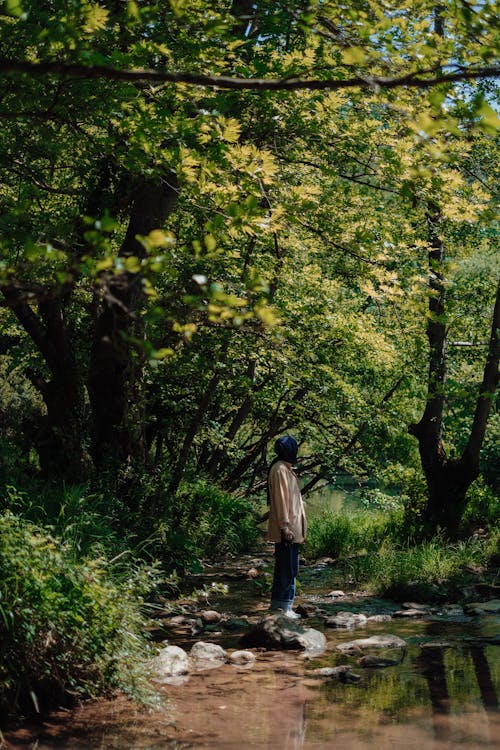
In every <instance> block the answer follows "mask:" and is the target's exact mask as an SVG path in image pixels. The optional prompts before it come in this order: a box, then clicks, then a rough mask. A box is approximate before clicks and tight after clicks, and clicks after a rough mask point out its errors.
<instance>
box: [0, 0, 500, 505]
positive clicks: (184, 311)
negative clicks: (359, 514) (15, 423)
mask: <svg viewBox="0 0 500 750" xmlns="http://www.w3.org/2000/svg"><path fill="white" fill-rule="evenodd" d="M206 5H207V4H206V3H203V2H195V3H191V4H190V5H189V9H187V7H186V6H185V5H184V4H183V3H178V2H172V3H170V5H168V6H167V7H165V4H164V3H158V4H155V3H148V4H145V3H142V2H129V3H127V6H126V8H125V9H124V8H123V7H122V6H121V5H120V4H116V3H114V2H106V3H104V2H103V3H101V4H88V3H84V2H80V1H79V0H75V2H73V3H71V4H70V5H69V6H67V4H64V14H62V12H61V7H60V4H59V3H58V2H46V3H31V2H29V0H22V2H20V3H15V4H10V5H9V6H8V8H9V9H10V15H8V16H3V18H2V39H1V50H0V70H2V71H3V72H4V73H5V74H6V87H5V92H4V97H3V100H2V103H1V105H0V106H1V108H0V118H2V120H3V122H4V123H5V128H4V137H3V140H2V144H1V146H0V148H1V151H0V168H1V170H2V188H1V199H2V203H3V207H4V209H5V210H4V214H3V219H2V223H1V225H0V230H1V233H2V247H3V259H2V269H1V279H0V281H1V290H2V293H3V295H4V303H5V305H6V307H7V309H9V310H11V311H12V313H13V314H14V315H15V316H16V319H17V321H18V323H19V326H20V327H21V328H22V329H23V330H24V333H25V334H26V335H27V336H28V337H29V339H30V341H31V346H32V362H31V363H30V367H29V368H26V374H27V376H28V377H29V378H30V380H31V382H32V383H33V385H34V386H35V387H36V388H37V389H38V390H39V392H40V393H41V394H42V396H43V398H44V401H45V406H46V414H45V415H42V422H43V424H42V426H41V427H43V430H42V429H39V430H38V431H37V433H36V434H37V435H42V433H43V439H40V440H38V439H37V440H35V444H36V448H37V450H38V453H39V457H40V462H41V465H42V468H43V469H44V470H45V472H46V474H51V475H52V474H54V472H59V473H62V474H63V475H65V476H67V477H70V478H79V477H80V478H81V477H85V476H87V475H88V474H89V472H90V473H92V472H94V471H95V470H96V469H98V470H102V467H107V468H108V469H109V470H110V472H111V474H113V473H114V474H115V475H116V474H117V473H119V472H120V470H122V469H123V468H124V467H125V468H127V467H128V466H129V465H130V464H131V463H133V462H134V461H135V460H136V459H137V460H140V461H144V462H146V463H148V462H149V464H151V463H153V462H154V460H155V458H154V457H156V460H157V461H158V462H163V463H167V465H168V470H169V473H170V491H171V492H174V491H175V489H176V488H177V486H178V485H179V482H180V481H181V480H182V477H183V475H184V472H185V470H186V467H188V468H189V467H190V466H193V465H194V464H195V463H196V465H197V466H198V468H199V469H200V470H202V471H204V472H206V473H208V474H209V475H211V476H214V477H217V478H220V479H221V481H223V482H224V483H225V484H226V486H228V487H231V488H236V487H237V486H238V485H239V484H241V483H244V484H247V485H248V484H249V485H251V486H254V485H256V484H258V476H259V471H260V467H261V466H262V463H263V460H264V458H265V456H264V454H265V448H266V445H267V443H268V441H269V440H270V439H271V438H272V437H273V436H274V435H275V434H276V433H277V432H278V431H282V430H283V429H292V428H293V429H300V430H301V434H302V435H303V437H304V438H306V439H307V441H308V444H309V445H310V446H311V455H310V456H309V458H308V461H307V468H308V470H309V472H310V476H309V480H310V483H312V484H314V483H316V484H318V483H320V482H321V481H323V480H328V479H331V478H332V477H333V476H335V472H340V471H355V472H357V473H359V474H363V473H365V474H367V473H368V472H369V471H371V470H373V465H374V462H375V458H376V456H379V457H380V458H382V457H383V456H384V455H386V454H384V453H383V450H381V448H380V446H381V445H383V446H384V450H387V451H388V452H391V451H393V447H394V445H396V444H397V442H398V440H399V441H401V440H403V441H404V440H405V438H403V437H401V430H398V431H397V436H398V438H397V439H396V437H395V431H394V429H393V430H392V434H391V427H390V424H389V422H390V421H391V419H392V420H393V421H394V420H396V421H400V422H403V421H404V420H405V419H406V418H407V417H408V421H409V419H410V417H409V411H410V410H411V403H412V401H413V399H414V397H415V396H414V390H413V389H412V387H410V386H409V384H408V383H409V380H410V379H411V376H412V371H411V363H412V362H415V361H417V362H418V357H417V355H418V354H419V352H421V340H422V331H421V329H419V326H418V323H417V321H418V318H417V316H416V315H415V310H417V311H418V310H422V302H421V300H422V273H423V270H424V269H423V265H424V264H423V263H422V257H421V256H422V255H425V261H427V255H426V252H427V250H425V251H422V244H419V243H424V246H425V248H426V247H427V244H428V237H425V238H424V237H423V236H422V232H421V227H422V218H423V216H424V215H425V210H426V209H425V207H426V206H429V205H430V201H432V200H434V201H435V202H436V205H440V206H444V207H446V210H447V211H448V215H447V217H446V218H447V221H449V223H450V226H452V225H453V226H458V225H459V224H460V225H461V224H463V223H464V222H463V221H462V218H463V217H462V216H460V210H462V208H463V206H464V205H465V200H464V198H463V196H461V195H460V193H461V192H463V184H464V177H463V174H462V172H461V171H460V169H461V167H460V168H459V167H458V166H457V165H458V163H459V162H460V163H461V164H466V163H467V158H468V157H467V155H465V156H464V157H463V158H462V156H461V155H460V153H461V150H462V151H463V150H464V148H465V146H464V143H465V141H467V139H469V141H470V142H471V143H474V144H475V143H476V140H477V139H476V136H475V133H476V132H480V130H479V131H478V126H482V127H483V128H486V129H495V128H496V127H497V125H498V117H497V115H496V113H495V111H494V109H492V107H491V103H492V96H493V94H491V93H489V94H488V85H489V84H488V83H487V81H488V80H490V79H493V78H495V77H496V76H497V75H498V70H497V68H496V57H495V54H496V51H497V42H496V39H495V29H496V28H497V18H496V15H495V6H494V5H492V4H491V3H484V4H477V5H476V6H475V7H474V9H473V10H471V9H470V7H469V5H468V4H466V3H458V4H457V3H454V2H453V3H452V2H449V3H444V4H442V10H441V14H442V18H443V22H445V23H446V24H448V26H449V28H450V33H449V34H448V35H447V37H446V39H444V40H443V39H442V38H441V36H440V35H439V34H438V33H436V31H435V30H434V28H433V23H434V14H433V9H434V4H433V3H430V2H426V1H425V0H414V1H412V2H405V3H394V4H393V5H389V6H387V7H384V8H382V7H380V4H379V3H376V2H371V1H370V0H368V1H360V2H356V3H353V4H351V5H350V7H349V9H348V10H347V11H346V9H345V7H344V5H343V4H339V3H336V2H328V3H324V2H321V3H320V2H318V3H316V2H314V3H310V4H306V3H304V2H302V1H300V2H299V1H298V0H297V1H296V2H292V3H286V4H285V3H276V2H267V1H263V2H258V3H252V4H249V3H246V2H242V1H240V2H236V1H235V2H233V3H231V4H229V3H225V2H220V3H218V2H216V3H212V4H210V13H207V7H206ZM174 66H175V70H173V72H172V69H173V68H174ZM459 81H471V82H472V83H471V84H470V86H473V85H475V84H474V82H475V81H481V82H482V83H481V86H482V89H481V90H480V91H479V90H478V91H477V90H476V89H474V90H473V89H468V90H467V91H466V92H464V96H463V97H462V98H463V99H465V100H466V101H465V104H462V105H459V104H457V98H459V93H460V91H459V89H458V88H457V87H456V83H457V82H459ZM484 81H486V83H484ZM460 107H462V112H461V113H460ZM450 109H453V112H451V111H450ZM459 115H460V116H459ZM464 122H470V123H472V125H473V126H472V125H471V127H470V128H468V130H467V134H466V137H465V135H464V131H463V123H464ZM461 128H462V130H461ZM450 133H451V134H453V133H454V134H455V135H456V139H455V141H453V139H452V138H449V134H450ZM447 139H448V140H450V141H451V143H447V142H446V141H447ZM478 148H479V147H478ZM483 150H484V147H483ZM439 171H442V175H443V177H442V178H441V179H438V180H436V179H435V177H434V176H435V174H436V173H437V172H439ZM460 175H461V176H460ZM467 179H469V183H470V187H471V190H476V189H477V186H478V184H479V180H478V179H477V178H476V177H470V176H469V178H467ZM457 180H458V181H457ZM452 210H454V211H455V215H454V216H452V215H451V211H452ZM467 220H469V219H467ZM467 220H466V221H467ZM426 272H427V271H426ZM307 295H311V296H312V298H308V297H307ZM273 308H274V309H273ZM325 310H326V311H327V315H326V316H325ZM277 319H281V321H282V324H281V328H280V329H279V332H278V327H276V329H273V328H272V325H273V323H275V322H276V320H277ZM15 333H16V335H17V334H18V331H16V332H15ZM14 338H15V337H14ZM312 340H314V341H315V342H316V345H315V346H314V347H311V341H312ZM35 353H36V355H35ZM170 358H172V359H170ZM419 373H420V370H419V372H418V373H417V375H419ZM188 376H189V377H191V378H193V384H192V385H188V384H187V382H186V379H187V378H188ZM368 376H369V377H368ZM146 381H147V382H146ZM146 386H147V387H146ZM375 415H376V416H375ZM325 417H326V418H325ZM381 435H384V439H383V440H381V439H380V438H381ZM405 445H407V443H405ZM405 450H406V448H405ZM408 450H409V451H410V450H411V449H410V448H408ZM312 484H311V486H312Z"/></svg>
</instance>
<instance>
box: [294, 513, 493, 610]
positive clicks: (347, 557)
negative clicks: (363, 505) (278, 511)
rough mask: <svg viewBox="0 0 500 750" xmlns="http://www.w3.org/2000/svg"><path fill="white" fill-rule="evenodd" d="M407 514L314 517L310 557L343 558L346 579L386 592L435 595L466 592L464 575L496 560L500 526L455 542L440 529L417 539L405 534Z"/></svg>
mask: <svg viewBox="0 0 500 750" xmlns="http://www.w3.org/2000/svg"><path fill="white" fill-rule="evenodd" d="M403 518H404V517H403V515H402V514H401V513H398V512H392V513H388V514H382V513H373V512H360V513H337V514H334V513H331V512H326V513H323V514H321V515H319V516H317V517H315V518H313V519H312V521H311V524H310V533H309V537H308V540H307V542H306V546H305V550H304V552H305V554H306V557H311V558H318V557H323V556H330V557H334V558H338V559H339V560H338V567H337V570H338V572H339V575H340V576H341V578H342V579H343V580H344V582H345V583H347V584H349V585H351V586H353V587H356V586H363V587H367V586H368V587H369V588H370V589H371V590H372V591H373V592H374V593H377V594H380V595H386V596H394V597H396V598H398V597H403V598H404V597H406V596H408V597H411V598H412V599H420V600H425V599H433V598H438V599H439V598H445V597H458V598H460V597H461V596H462V593H463V592H462V588H463V584H464V581H465V580H466V579H467V578H468V577H469V578H471V577H472V581H473V580H474V579H477V575H478V574H480V573H481V571H484V570H485V569H486V567H487V566H488V564H489V563H490V562H491V561H493V560H496V563H495V564H496V565H498V556H499V541H500V531H499V530H498V528H497V529H493V528H492V529H490V532H489V535H488V536H487V537H486V538H481V537H472V538H470V539H467V540H464V541H460V542H456V543H450V542H448V541H446V540H445V539H444V538H443V537H441V536H439V535H437V536H436V537H434V538H433V539H431V540H429V541H427V542H424V543H420V544H417V543H415V542H413V541H412V540H411V539H408V538H405V534H406V528H405V525H404V521H403Z"/></svg>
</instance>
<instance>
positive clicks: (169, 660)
mask: <svg viewBox="0 0 500 750" xmlns="http://www.w3.org/2000/svg"><path fill="white" fill-rule="evenodd" d="M189 666H190V665H189V656H188V655H187V654H186V652H185V651H184V650H183V649H182V648H179V646H166V647H165V648H162V650H161V651H160V652H159V653H158V654H157V656H156V657H155V658H154V659H153V662H152V677H153V680H154V681H155V682H158V683H159V684H160V685H162V684H169V683H171V682H172V678H176V677H179V676H181V675H185V674H187V673H188V672H189Z"/></svg>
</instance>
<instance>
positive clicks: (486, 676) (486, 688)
mask: <svg viewBox="0 0 500 750" xmlns="http://www.w3.org/2000/svg"><path fill="white" fill-rule="evenodd" d="M469 653H470V655H471V657H472V661H473V664H474V670H475V673H476V679H477V684H478V685H479V690H480V691H481V700H482V701H483V706H484V707H485V708H486V709H489V708H498V707H499V703H498V692H497V690H496V688H495V684H494V682H493V678H492V675H491V669H490V663H489V661H488V658H487V656H486V654H485V651H484V649H483V648H481V647H478V646H471V647H470V648H469Z"/></svg>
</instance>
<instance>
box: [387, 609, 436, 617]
mask: <svg viewBox="0 0 500 750" xmlns="http://www.w3.org/2000/svg"><path fill="white" fill-rule="evenodd" d="M428 615H429V610H428V609H422V608H421V607H419V608H418V609H398V611H397V612H393V613H392V616H393V617H400V618H402V617H427V616H428Z"/></svg>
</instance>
